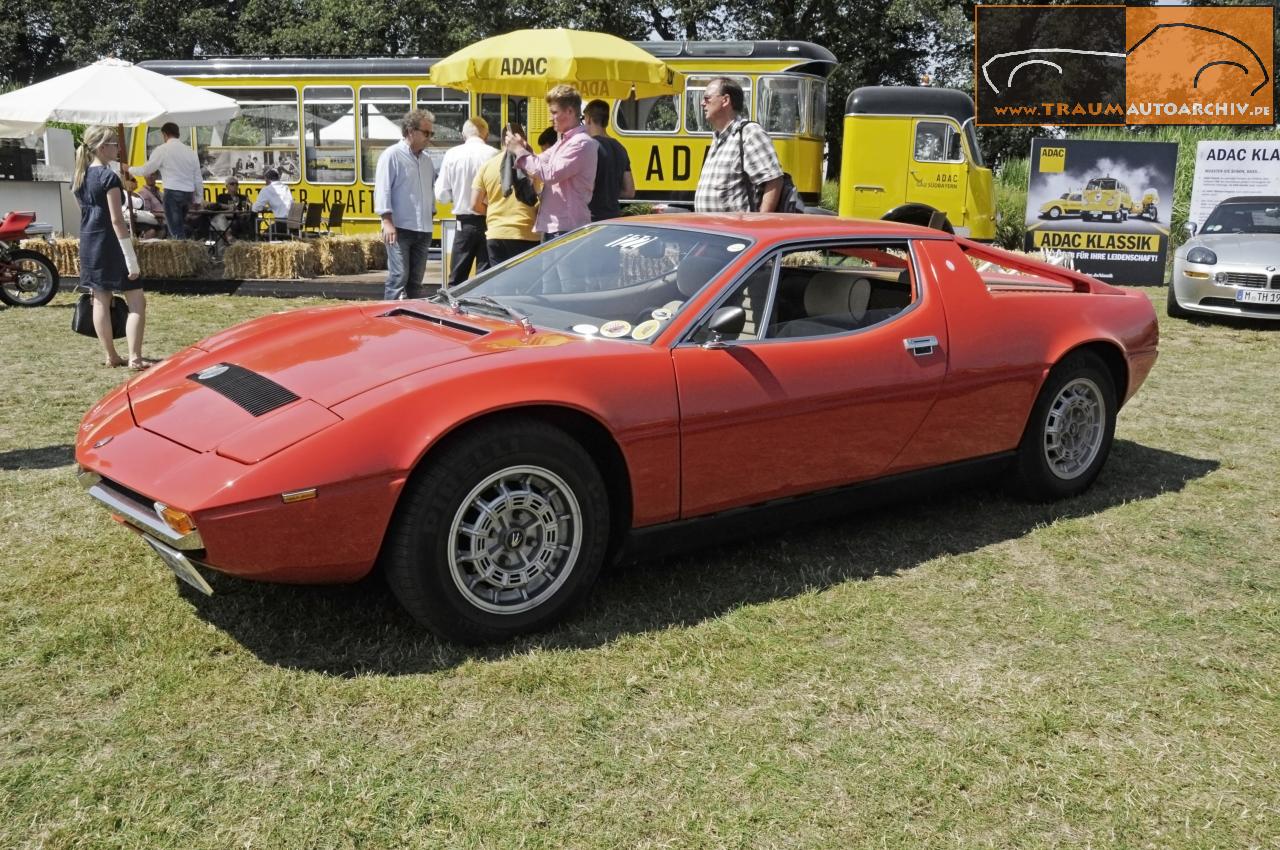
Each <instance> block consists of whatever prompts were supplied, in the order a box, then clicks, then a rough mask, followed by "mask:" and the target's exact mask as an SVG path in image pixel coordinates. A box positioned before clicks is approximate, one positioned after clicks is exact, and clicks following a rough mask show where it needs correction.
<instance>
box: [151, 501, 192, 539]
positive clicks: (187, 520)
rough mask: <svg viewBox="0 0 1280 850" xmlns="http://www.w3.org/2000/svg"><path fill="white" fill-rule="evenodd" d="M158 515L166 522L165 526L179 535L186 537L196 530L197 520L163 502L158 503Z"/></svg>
mask: <svg viewBox="0 0 1280 850" xmlns="http://www.w3.org/2000/svg"><path fill="white" fill-rule="evenodd" d="M156 514H157V515H158V516H159V517H160V519H161V520H163V521H164V524H165V525H167V526H169V527H170V528H172V529H173V530H174V531H176V532H177V533H178V534H183V535H186V534H190V533H191V532H193V531H195V530H196V521H195V519H194V518H193V517H192V516H191V514H189V513H187V512H186V511H180V510H178V509H177V508H171V507H169V506H168V505H166V504H164V503H162V502H156Z"/></svg>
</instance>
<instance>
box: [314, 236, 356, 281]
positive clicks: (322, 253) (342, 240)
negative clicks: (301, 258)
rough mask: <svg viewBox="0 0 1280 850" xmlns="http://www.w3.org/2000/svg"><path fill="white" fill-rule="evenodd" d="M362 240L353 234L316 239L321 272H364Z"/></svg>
mask: <svg viewBox="0 0 1280 850" xmlns="http://www.w3.org/2000/svg"><path fill="white" fill-rule="evenodd" d="M361 242H362V240H360V239H357V238H355V237H352V236H332V237H326V238H324V239H317V240H316V241H315V246H316V257H317V259H318V260H319V262H320V274H363V273H364V272H365V271H367V270H368V266H367V265H366V264H365V256H364V248H363V246H362V245H361Z"/></svg>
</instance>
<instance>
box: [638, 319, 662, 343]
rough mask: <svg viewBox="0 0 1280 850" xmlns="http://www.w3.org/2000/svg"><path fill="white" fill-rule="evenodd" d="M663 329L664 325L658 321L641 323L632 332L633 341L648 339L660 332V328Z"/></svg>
mask: <svg viewBox="0 0 1280 850" xmlns="http://www.w3.org/2000/svg"><path fill="white" fill-rule="evenodd" d="M660 327H662V323H661V322H659V321H658V320H657V319H649V320H648V321H647V322H641V323H640V324H638V325H636V329H635V330H633V331H632V332H631V338H632V339H648V338H649V337H651V336H653V335H654V334H656V333H657V332H658V328H660Z"/></svg>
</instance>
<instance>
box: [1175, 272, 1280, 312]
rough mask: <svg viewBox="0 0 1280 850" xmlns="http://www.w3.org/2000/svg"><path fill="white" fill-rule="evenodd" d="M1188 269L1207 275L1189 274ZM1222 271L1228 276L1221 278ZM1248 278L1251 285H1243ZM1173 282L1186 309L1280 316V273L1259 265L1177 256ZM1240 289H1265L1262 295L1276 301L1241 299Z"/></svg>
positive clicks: (1177, 298)
mask: <svg viewBox="0 0 1280 850" xmlns="http://www.w3.org/2000/svg"><path fill="white" fill-rule="evenodd" d="M1188 272H1191V273H1192V274H1204V275H1208V277H1205V278H1201V277H1189V276H1188ZM1220 274H1221V275H1226V276H1228V280H1227V281H1224V282H1219V281H1218V279H1217V278H1218V276H1219V275H1220ZM1246 276H1249V277H1247V278H1246ZM1245 280H1248V284H1249V285H1242V283H1243V282H1244V281H1245ZM1264 282H1265V285H1262V284H1263V283H1264ZM1170 286H1172V287H1173V297H1174V299H1175V300H1176V301H1177V302H1178V306H1179V307H1181V308H1182V309H1184V310H1190V311H1192V312H1196V313H1204V314H1206V315H1217V316H1243V317H1248V318H1252V319H1273V320H1280V273H1275V272H1268V271H1265V270H1264V269H1262V268H1261V267H1258V266H1248V265H1238V264H1232V263H1217V264H1216V265H1212V266H1202V265H1195V264H1189V263H1187V262H1186V260H1184V259H1182V258H1180V257H1175V258H1174V262H1173V279H1172V281H1171V283H1170ZM1240 292H1243V293H1247V294H1252V293H1265V294H1264V295H1262V296H1261V297H1264V298H1267V299H1272V300H1273V302H1274V303H1269V304H1260V303H1256V302H1248V301H1239V300H1237V298H1238V296H1237V293H1240ZM1254 297H1258V296H1254Z"/></svg>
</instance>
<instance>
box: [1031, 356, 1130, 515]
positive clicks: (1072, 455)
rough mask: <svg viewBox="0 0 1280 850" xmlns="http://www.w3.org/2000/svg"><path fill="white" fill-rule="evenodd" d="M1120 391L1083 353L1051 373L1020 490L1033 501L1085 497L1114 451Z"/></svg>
mask: <svg viewBox="0 0 1280 850" xmlns="http://www.w3.org/2000/svg"><path fill="white" fill-rule="evenodd" d="M1115 430H1116V391H1115V385H1114V384H1113V382H1112V380H1111V373H1110V372H1109V371H1108V370H1107V367H1106V364H1104V363H1103V362H1102V360H1101V358H1099V357H1098V356H1097V355H1096V354H1093V353H1092V352H1089V351H1077V352H1075V353H1074V354H1070V355H1068V356H1067V357H1065V358H1063V360H1062V361H1061V362H1059V363H1058V364H1057V365H1056V366H1054V367H1053V369H1051V370H1050V371H1049V377H1048V378H1047V379H1046V380H1045V382H1044V386H1043V387H1041V389H1040V395H1039V396H1037V397H1036V403H1035V406H1034V407H1032V408H1031V416H1030V418H1029V419H1028V420H1027V428H1026V431H1024V432H1023V435H1022V442H1021V443H1020V444H1019V445H1018V457H1017V461H1016V463H1015V469H1014V484H1015V487H1016V489H1018V490H1019V491H1020V492H1021V494H1022V495H1023V496H1025V497H1026V498H1028V499H1031V500H1032V501H1037V502H1047V501H1052V500H1054V499H1065V498H1068V497H1070V496H1075V495H1078V494H1080V493H1083V492H1084V491H1085V490H1087V489H1088V488H1089V485H1091V484H1092V483H1093V481H1094V479H1095V478H1097V477H1098V473H1099V472H1101V471H1102V465H1103V464H1104V463H1106V461H1107V455H1108V453H1110V451H1111V442H1112V439H1113V438H1114V437H1115Z"/></svg>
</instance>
